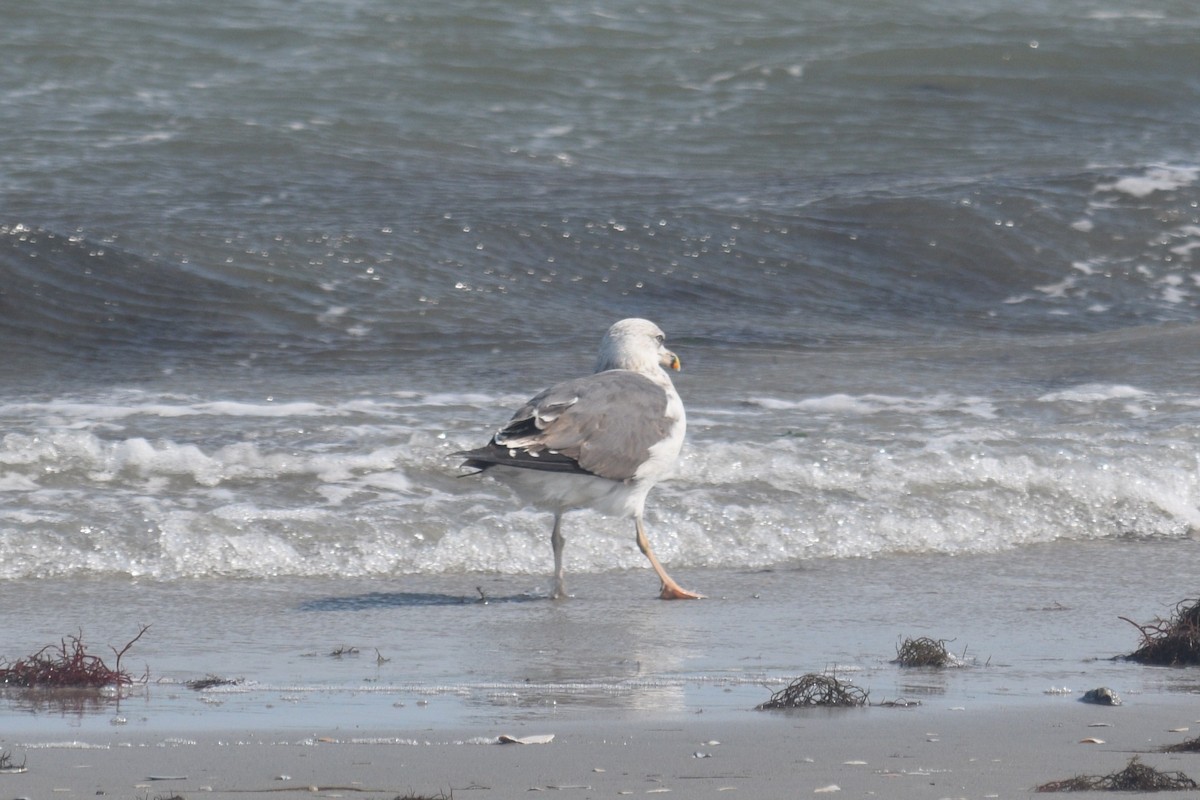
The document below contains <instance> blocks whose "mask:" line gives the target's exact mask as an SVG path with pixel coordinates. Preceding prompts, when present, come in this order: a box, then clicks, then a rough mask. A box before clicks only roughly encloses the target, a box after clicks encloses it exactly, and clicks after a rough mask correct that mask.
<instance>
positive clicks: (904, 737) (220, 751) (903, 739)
mask: <svg viewBox="0 0 1200 800" xmlns="http://www.w3.org/2000/svg"><path fill="white" fill-rule="evenodd" d="M1184 729H1191V732H1190V733H1189V732H1188V731H1187V730H1184ZM1197 731H1200V705H1197V704H1196V703H1194V702H1191V701H1190V699H1189V701H1187V702H1178V700H1172V699H1171V698H1155V699H1152V700H1149V701H1142V700H1139V701H1137V702H1131V703H1130V702H1127V703H1126V704H1125V705H1123V706H1121V707H1117V708H1110V707H1100V706H1093V705H1088V704H1084V703H1081V702H1078V701H1077V700H1074V699H1069V698H1047V700H1046V702H1045V703H1043V704H1041V705H1040V706H1039V707H1030V706H1028V705H1023V706H1019V707H1013V708H1009V709H1006V708H1003V707H999V706H995V705H990V706H988V707H986V708H985V709H983V710H973V709H972V708H971V707H970V706H968V707H963V708H954V709H951V708H944V707H938V708H935V707H927V706H918V707H909V708H880V707H873V708H866V709H845V710H813V711H803V712H783V713H780V712H747V713H745V714H743V715H740V716H738V715H717V716H714V717H713V718H711V719H707V718H705V715H703V714H692V715H689V716H680V715H667V716H665V717H663V718H662V719H655V718H654V715H653V714H647V715H644V716H643V717H642V718H640V719H637V720H612V719H599V720H594V721H591V722H579V721H570V722H555V721H553V720H551V721H538V722H528V723H524V724H522V723H515V724H513V725H511V726H508V727H506V728H505V729H503V730H499V729H491V730H487V729H471V730H442V729H437V728H424V729H419V730H387V731H360V730H353V731H348V730H345V729H342V728H339V727H336V726H329V727H322V726H318V725H314V726H313V728H312V730H311V731H309V732H307V733H298V732H296V731H270V730H256V731H252V732H243V733H239V732H236V731H227V732H210V733H206V734H204V735H203V736H199V737H197V736H194V735H191V734H189V733H187V732H178V733H176V734H166V735H163V734H158V733H155V734H152V735H148V734H145V733H139V732H132V731H125V730H117V729H114V730H113V731H112V732H111V733H108V734H107V735H89V736H87V737H86V738H82V739H80V740H69V739H68V738H66V737H62V738H58V737H54V738H49V739H32V740H25V741H13V740H11V739H8V738H6V739H5V741H3V743H2V745H0V746H2V747H3V748H4V749H5V750H6V751H8V752H9V753H10V754H11V755H12V759H13V761H15V762H17V763H21V762H24V763H25V765H26V768H27V771H26V772H24V773H21V774H5V775H0V796H4V797H9V798H19V797H28V798H44V797H52V796H53V797H85V796H86V797H95V796H105V797H130V798H134V797H162V798H167V797H175V796H182V797H185V798H187V797H194V796H205V797H211V798H214V800H216V799H217V798H225V797H229V798H240V797H245V796H246V795H247V794H251V795H252V794H263V795H269V796H271V797H278V798H287V797H313V796H319V797H363V798H369V797H378V798H388V799H389V800H391V798H396V797H407V796H410V795H412V796H418V797H421V796H429V797H438V796H443V795H444V796H446V797H449V796H450V795H451V794H453V796H454V797H458V798H463V797H466V798H516V797H529V796H530V795H529V793H530V792H531V791H542V790H550V791H556V792H561V793H562V795H563V796H567V797H578V798H588V797H616V796H629V795H632V796H638V795H646V794H659V793H668V792H669V793H671V794H673V795H676V796H682V797H717V796H720V797H753V798H756V800H762V799H763V798H791V797H798V796H808V795H820V794H837V795H838V796H841V797H869V796H876V797H892V798H944V797H966V798H1004V797H1014V796H1024V795H1027V794H1028V793H1030V792H1031V791H1033V789H1034V788H1035V787H1036V786H1038V785H1039V784H1042V783H1045V782H1048V781H1052V780H1059V779H1063V778H1069V777H1072V776H1074V775H1077V774H1108V773H1111V772H1115V771H1118V770H1120V769H1122V768H1123V767H1124V766H1125V765H1126V764H1127V763H1128V762H1129V759H1130V758H1131V757H1132V756H1133V755H1135V754H1136V755H1140V756H1141V758H1142V760H1143V761H1144V762H1145V763H1147V764H1150V765H1151V766H1154V767H1156V768H1158V769H1162V770H1169V771H1175V770H1181V771H1183V772H1185V773H1188V774H1189V775H1191V776H1192V777H1196V776H1200V754H1164V753H1160V752H1158V751H1159V749H1160V748H1161V747H1162V746H1163V745H1166V744H1172V743H1176V742H1179V741H1183V740H1184V739H1187V738H1191V737H1192V736H1195V735H1196V732H1197ZM500 734H509V735H512V736H518V737H524V736H534V735H550V734H552V735H553V737H554V738H553V740H552V741H550V742H548V743H544V744H526V745H522V744H508V745H504V744H498V743H496V741H497V737H498V736H499V735H500ZM1090 739H1094V740H1099V743H1097V742H1088V741H1087V740H1090Z"/></svg>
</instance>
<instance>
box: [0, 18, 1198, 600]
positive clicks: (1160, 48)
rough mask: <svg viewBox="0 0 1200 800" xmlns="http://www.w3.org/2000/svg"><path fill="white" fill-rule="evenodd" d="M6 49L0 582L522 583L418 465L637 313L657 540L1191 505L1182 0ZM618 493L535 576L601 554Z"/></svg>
mask: <svg viewBox="0 0 1200 800" xmlns="http://www.w3.org/2000/svg"><path fill="white" fill-rule="evenodd" d="M0 46H2V47H3V51H4V53H5V57H4V58H3V59H2V60H0V99H2V101H3V102H0V117H2V119H3V124H2V125H0V552H2V553H3V556H2V557H0V581H15V580H17V579H22V578H38V577H49V576H54V577H58V578H92V577H99V578H106V577H113V578H124V577H126V576H134V577H139V578H161V579H174V578H183V577H188V578H221V577H249V578H269V577H273V576H296V577H304V576H313V577H320V576H326V577H327V576H339V575H343V576H345V575H349V576H359V577H370V576H397V575H407V574H414V573H433V574H445V575H461V574H474V573H496V574H502V575H518V576H533V577H534V579H535V580H539V581H540V580H544V575H545V573H546V572H547V571H548V568H549V552H548V551H549V548H548V545H547V543H546V541H545V540H546V538H547V530H548V521H547V520H546V518H545V517H544V516H540V515H537V514H534V513H532V512H531V511H528V510H524V511H523V510H520V509H518V508H516V507H515V504H514V503H513V501H512V498H510V497H509V496H507V495H506V494H504V492H503V490H501V489H499V488H497V487H493V486H490V485H489V484H487V483H485V482H478V481H465V480H459V479H458V478H457V477H456V469H455V463H456V462H455V460H454V459H453V458H451V457H450V456H449V454H450V453H451V452H453V451H454V450H457V449H461V448H463V447H468V446H471V445H473V444H476V443H478V442H480V441H481V440H483V439H485V438H486V437H487V435H488V434H489V433H490V431H491V430H492V429H493V428H495V427H497V426H498V425H499V424H501V423H502V422H503V421H504V420H505V419H506V418H507V416H508V412H509V409H511V407H512V406H513V405H514V404H515V403H519V402H520V401H522V400H523V399H525V398H526V397H528V396H529V395H530V394H532V393H533V392H535V391H538V390H540V389H541V388H543V387H544V386H546V385H548V384H550V383H552V382H555V381H557V380H560V379H563V378H566V377H572V376H574V375H577V374H579V373H581V372H584V371H587V370H588V369H589V368H590V365H591V363H592V361H593V358H594V351H595V347H596V344H597V342H598V340H599V337H600V335H601V334H602V332H603V331H604V330H605V328H606V327H607V326H608V325H609V324H611V323H612V322H613V321H615V320H616V319H619V318H622V317H626V316H634V315H636V316H644V317H648V318H650V319H653V320H654V321H656V322H658V323H659V324H660V325H661V326H662V327H663V328H664V329H665V330H666V331H667V333H668V335H669V337H670V340H671V344H672V346H673V347H674V348H675V349H676V350H677V351H678V352H679V353H680V355H681V357H682V359H683V363H684V372H683V373H682V374H681V375H680V377H679V378H678V380H677V385H678V387H679V390H680V393H681V394H682V396H683V398H684V401H685V403H686V404H687V406H688V409H689V421H690V430H689V440H688V444H687V445H686V447H685V458H684V460H683V462H682V463H681V465H680V469H679V475H678V477H677V478H676V479H675V480H674V481H671V482H669V483H666V484H664V485H662V486H661V487H659V488H658V489H656V490H655V492H654V493H653V494H652V495H651V500H650V511H649V525H650V531H651V538H652V540H653V541H654V542H655V546H656V548H657V549H658V551H659V553H660V555H661V556H662V557H663V559H664V561H666V562H667V563H668V565H670V567H671V568H672V569H673V570H687V569H688V568H716V569H723V568H759V567H779V566H785V565H789V566H794V565H796V564H800V563H806V562H807V561H808V560H809V559H814V558H843V557H897V556H900V555H902V554H906V553H992V552H1006V551H1011V550H1013V549H1015V548H1022V547H1025V546H1027V545H1032V544H1037V543H1049V542H1055V541H1059V540H1087V539H1111V540H1114V541H1117V540H1121V539H1124V538H1128V537H1133V538H1135V539H1140V538H1155V539H1157V538H1162V539H1167V540H1175V539H1180V540H1188V539H1189V537H1190V536H1191V534H1192V531H1193V530H1194V529H1195V528H1196V527H1197V525H1200V510H1198V509H1197V506H1198V504H1200V473H1198V461H1197V445H1198V443H1200V442H1198V439H1200V437H1198V435H1197V433H1196V430H1197V422H1198V421H1200V378H1198V373H1197V369H1196V366H1197V357H1196V353H1197V344H1200V324H1198V300H1200V295H1198V292H1200V269H1197V265H1196V260H1195V254H1196V253H1197V252H1198V250H1200V159H1198V158H1197V154H1196V146H1195V131H1196V130H1197V129H1198V126H1200V73H1198V72H1197V70H1196V69H1195V66H1196V64H1198V63H1200V18H1197V17H1196V15H1195V13H1194V9H1193V8H1192V7H1191V6H1190V5H1189V4H1186V3H1180V2H1175V3H1172V2H1162V3H1155V4H1153V5H1152V7H1150V8H1147V7H1146V6H1145V4H1135V3H1130V2H1125V0H1073V1H1072V2H1057V3H1042V2H1032V1H1029V2H1020V3H1015V4H1014V3H1000V2H973V3H969V4H966V5H965V7H964V4H962V3H945V2H938V1H934V0H930V1H929V2H920V3H904V4H902V3H882V4H881V3H877V2H845V1H844V0H839V2H836V3H832V2H831V3H824V2H817V3H805V4H795V3H783V2H777V1H773V2H768V1H766V0H764V1H763V2H753V3H748V4H739V5H738V6H737V7H736V8H735V7H732V6H729V5H728V4H724V3H716V2H711V1H705V2H699V3H694V2H689V3H686V4H684V3H659V4H652V5H650V6H647V5H644V4H636V3H625V2H612V3H587V4H568V5H567V6H563V5H562V4H534V5H532V6H531V5H522V4H508V3H500V2H493V3H463V2H454V1H453V0H452V1H451V2H447V3H436V4H423V5H420V6H415V5H409V4H400V5H397V4H394V3H386V2H380V1H371V0H351V2H341V3H328V2H316V1H313V2H304V3H299V4H296V3H282V2H273V1H272V0H241V1H240V2H235V3H223V4H219V5H196V4H192V5H189V6H187V7H170V8H168V7H165V6H163V5H161V4H158V3H152V2H146V1H145V0H142V1H141V2H138V1H136V0H121V2H114V3H105V4H101V5H95V4H89V3H76V2H63V3H51V4H49V5H25V6H21V7H16V8H13V9H10V10H9V11H8V12H7V13H6V19H5V25H4V28H3V30H2V31H0ZM627 527H628V526H627V524H626V523H623V522H615V521H605V520H602V519H600V518H596V517H590V516H586V515H580V516H579V518H578V519H577V520H576V521H574V522H573V524H572V528H571V529H570V530H569V531H568V534H569V540H570V545H569V547H568V550H567V554H568V563H567V566H568V570H569V571H571V572H575V573H580V572H583V573H588V572H606V571H611V570H617V569H634V568H636V569H639V570H640V569H642V568H643V567H644V564H643V560H642V558H641V556H640V554H639V553H638V552H637V550H636V548H635V547H634V545H633V537H632V532H631V531H629V530H627V529H626V528H627ZM1180 546H1181V547H1186V546H1190V541H1181V542H1180ZM529 579H530V578H528V577H522V578H520V580H522V581H528V580H529ZM1166 579H1167V580H1171V581H1173V580H1174V576H1167V578H1166ZM1190 580H1191V578H1190V577H1187V578H1184V577H1182V576H1180V581H1181V588H1180V590H1179V591H1180V592H1181V593H1186V592H1187V591H1190V590H1191V589H1190V587H1188V586H1186V585H1182V584H1186V583H1187V582H1189V581H1190ZM647 581H648V582H649V581H650V578H649V577H647ZM651 588H653V587H651Z"/></svg>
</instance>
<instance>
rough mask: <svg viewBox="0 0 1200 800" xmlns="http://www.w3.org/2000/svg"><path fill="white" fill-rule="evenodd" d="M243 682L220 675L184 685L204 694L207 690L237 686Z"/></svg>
mask: <svg viewBox="0 0 1200 800" xmlns="http://www.w3.org/2000/svg"><path fill="white" fill-rule="evenodd" d="M241 682H242V679H241V678H222V677H221V676H219V675H205V676H204V677H203V678H196V679H194V680H190V681H187V682H185V683H184V684H183V685H184V686H186V687H187V688H189V689H191V690H193V691H196V692H202V691H204V690H205V689H212V688H213V687H215V686H237V685H238V684H240V683H241Z"/></svg>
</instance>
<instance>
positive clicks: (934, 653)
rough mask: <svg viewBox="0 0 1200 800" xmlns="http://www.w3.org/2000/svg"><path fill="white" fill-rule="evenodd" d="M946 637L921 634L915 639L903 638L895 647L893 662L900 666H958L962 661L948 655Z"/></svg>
mask: <svg viewBox="0 0 1200 800" xmlns="http://www.w3.org/2000/svg"><path fill="white" fill-rule="evenodd" d="M946 641H947V640H946V639H931V638H929V637H928V636H921V637H919V638H917V639H905V640H904V641H903V642H901V643H900V645H899V646H897V647H896V657H895V658H894V659H892V663H893V664H899V665H900V666H902V667H959V666H962V663H963V662H962V661H960V660H959V659H957V658H955V657H954V656H952V655H950V651H949V650H947V649H946Z"/></svg>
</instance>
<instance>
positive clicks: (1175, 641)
mask: <svg viewBox="0 0 1200 800" xmlns="http://www.w3.org/2000/svg"><path fill="white" fill-rule="evenodd" d="M1121 619H1123V620H1125V621H1126V622H1128V623H1129V624H1130V625H1132V626H1134V627H1135V628H1137V629H1138V630H1139V631H1141V633H1142V644H1141V647H1139V648H1138V649H1137V650H1134V651H1133V652H1132V653H1130V654H1129V655H1126V656H1118V658H1124V659H1126V660H1128V661H1137V662H1138V663H1141V664H1154V665H1157V666H1163V667H1174V666H1183V665H1190V664H1200V600H1181V601H1180V602H1179V603H1178V604H1177V605H1176V606H1175V613H1174V614H1173V615H1172V616H1171V618H1170V619H1166V620H1165V619H1162V618H1161V617H1156V618H1155V619H1154V621H1153V622H1150V623H1148V624H1146V625H1139V624H1138V623H1136V622H1134V621H1133V620H1131V619H1129V618H1128V617H1121Z"/></svg>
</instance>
